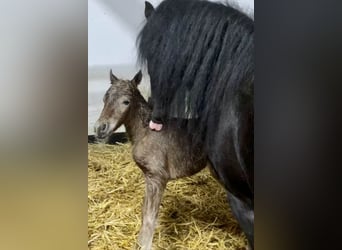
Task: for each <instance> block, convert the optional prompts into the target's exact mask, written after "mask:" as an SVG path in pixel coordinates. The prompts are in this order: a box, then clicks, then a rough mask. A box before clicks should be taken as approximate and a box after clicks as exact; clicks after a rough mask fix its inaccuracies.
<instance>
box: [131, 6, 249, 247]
mask: <svg viewBox="0 0 342 250" xmlns="http://www.w3.org/2000/svg"><path fill="white" fill-rule="evenodd" d="M145 16H146V17H147V22H146V24H145V26H144V27H143V29H142V31H141V33H140V35H139V37H138V40H137V45H138V49H139V59H140V62H141V63H142V64H145V65H146V66H147V70H148V73H149V75H150V78H151V99H152V104H153V111H152V120H153V121H161V122H162V123H165V124H168V122H169V121H170V120H173V118H176V119H177V120H179V121H182V120H183V121H184V119H189V120H188V121H192V122H189V123H188V124H186V129H187V130H186V131H187V132H188V133H189V134H190V135H191V136H192V138H193V139H194V142H195V143H193V145H197V143H198V142H200V143H203V144H204V150H205V152H206V153H207V155H208V160H209V161H210V163H211V165H212V166H213V169H214V171H215V172H216V175H217V176H218V179H219V180H220V182H221V183H222V184H223V185H224V186H225V188H226V190H227V191H228V192H229V193H230V194H231V196H230V197H231V198H230V204H231V206H232V211H233V213H234V214H235V216H236V218H237V220H238V221H239V224H240V226H241V227H242V229H243V230H244V232H245V233H246V235H247V238H248V241H249V243H250V245H251V246H252V247H253V237H254V229H253V225H254V145H253V144H254V133H253V130H254V105H253V101H254V100H253V82H254V21H253V20H252V19H251V18H250V17H248V16H247V15H245V14H243V13H242V12H240V11H239V10H237V9H235V8H233V7H232V6H229V5H228V4H227V5H224V4H220V3H213V2H208V1H202V0H165V1H163V2H162V3H161V4H160V5H159V6H158V7H157V8H156V9H155V11H153V7H152V6H151V5H150V4H147V7H146V8H145ZM190 118H191V119H190Z"/></svg>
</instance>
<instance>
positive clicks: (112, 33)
mask: <svg viewBox="0 0 342 250" xmlns="http://www.w3.org/2000/svg"><path fill="white" fill-rule="evenodd" d="M144 2H145V0H88V72H89V73H88V134H93V125H94V123H95V121H96V119H97V118H98V116H99V115H100V111H101V109H102V105H103V104H102V96H103V95H104V93H105V91H106V89H107V88H108V87H109V85H108V83H109V69H110V68H112V69H113V72H114V74H115V75H117V76H118V77H122V78H126V79H131V78H132V77H133V76H134V74H135V73H136V72H137V71H138V70H139V68H138V67H137V65H136V56H137V52H136V47H135V40H136V37H137V34H138V32H139V30H140V28H141V27H142V25H143V22H144V19H145V17H144V5H145V4H144ZM149 2H151V3H152V4H153V5H154V6H157V5H158V4H159V3H160V2H161V0H149ZM222 2H225V1H224V0H222ZM228 2H230V3H231V2H234V3H235V4H237V5H238V6H240V9H241V10H243V11H244V12H246V13H247V14H250V15H251V16H254V14H253V10H254V0H233V1H232V0H230V1H228ZM141 90H142V92H143V94H144V96H145V97H147V96H148V95H149V79H148V77H147V75H146V74H144V78H143V83H142V85H141ZM120 130H121V131H123V129H122V128H120Z"/></svg>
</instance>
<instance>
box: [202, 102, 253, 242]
mask: <svg viewBox="0 0 342 250" xmlns="http://www.w3.org/2000/svg"><path fill="white" fill-rule="evenodd" d="M235 110H236V109H233V108H232V106H230V108H228V109H227V111H226V112H222V113H221V114H220V116H213V118H212V120H209V123H208V128H210V130H208V131H207V138H206V151H207V153H208V158H209V161H210V162H211V166H212V168H213V170H214V171H215V175H216V176H217V178H218V180H219V181H220V182H221V184H222V185H223V186H224V187H225V188H226V190H227V191H228V192H229V196H230V198H229V203H230V205H231V207H232V211H233V215H234V216H235V217H236V219H237V221H238V223H239V224H240V227H241V229H242V230H243V231H244V233H245V234H246V236H247V238H248V241H249V244H250V246H251V247H252V248H253V245H254V244H253V238H254V187H253V186H254V181H253V176H254V174H253V173H254V171H253V158H254V157H253V151H254V150H253V120H252V117H250V116H249V112H247V111H246V109H242V108H240V109H239V112H236V111H235Z"/></svg>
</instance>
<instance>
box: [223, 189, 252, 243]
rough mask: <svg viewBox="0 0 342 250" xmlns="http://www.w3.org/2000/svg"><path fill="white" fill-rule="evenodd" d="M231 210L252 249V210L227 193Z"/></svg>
mask: <svg viewBox="0 0 342 250" xmlns="http://www.w3.org/2000/svg"><path fill="white" fill-rule="evenodd" d="M228 201H229V204H230V206H231V208H232V212H233V214H234V216H235V218H236V219H237V221H238V222H239V224H240V227H241V229H242V230H243V231H244V233H245V234H246V236H247V239H248V243H249V247H250V249H254V210H253V209H252V208H251V207H249V206H248V205H247V204H246V203H245V202H243V201H241V200H240V199H238V198H236V197H235V196H234V195H233V194H230V193H228Z"/></svg>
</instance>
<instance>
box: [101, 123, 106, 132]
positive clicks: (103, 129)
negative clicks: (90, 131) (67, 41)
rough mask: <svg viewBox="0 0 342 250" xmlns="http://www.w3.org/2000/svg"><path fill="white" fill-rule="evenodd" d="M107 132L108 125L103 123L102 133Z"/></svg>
mask: <svg viewBox="0 0 342 250" xmlns="http://www.w3.org/2000/svg"><path fill="white" fill-rule="evenodd" d="M106 130H107V123H103V124H102V125H101V126H100V131H101V132H102V133H104V132H106Z"/></svg>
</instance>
